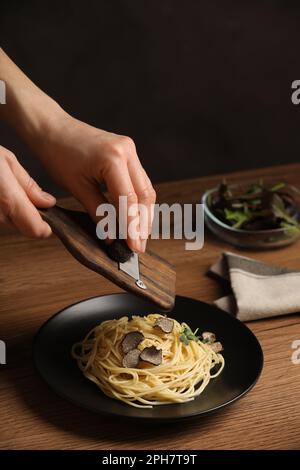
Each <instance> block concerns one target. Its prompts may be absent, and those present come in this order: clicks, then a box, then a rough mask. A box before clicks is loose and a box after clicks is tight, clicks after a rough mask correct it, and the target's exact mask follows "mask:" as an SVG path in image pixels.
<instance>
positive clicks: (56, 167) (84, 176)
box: [35, 110, 156, 252]
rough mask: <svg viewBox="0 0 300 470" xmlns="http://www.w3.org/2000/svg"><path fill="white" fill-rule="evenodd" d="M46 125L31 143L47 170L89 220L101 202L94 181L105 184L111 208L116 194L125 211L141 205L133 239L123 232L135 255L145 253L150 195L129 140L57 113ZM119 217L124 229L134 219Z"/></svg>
mask: <svg viewBox="0 0 300 470" xmlns="http://www.w3.org/2000/svg"><path fill="white" fill-rule="evenodd" d="M51 123H52V124H50V126H49V128H48V130H47V132H46V133H45V134H44V135H41V138H40V139H38V141H37V143H36V145H35V151H36V152H37V154H38V155H39V156H40V158H41V160H42V161H43V163H44V165H45V166H46V168H47V170H48V172H49V173H50V174H51V175H52V177H53V178H54V179H55V180H56V182H57V183H58V184H60V185H61V186H63V187H64V188H66V189H67V190H68V191H69V192H70V193H72V194H73V195H74V196H75V198H76V199H78V200H79V201H80V202H81V203H82V204H83V206H84V207H85V208H86V210H87V211H88V212H89V214H90V216H91V217H92V218H93V219H94V221H95V222H96V221H97V217H96V209H97V207H98V206H99V204H100V203H102V202H107V200H106V199H105V197H104V195H103V194H102V192H101V191H100V183H105V185H106V187H107V190H108V194H109V199H110V200H111V202H112V203H113V204H114V206H115V207H116V209H119V196H127V205H128V207H130V205H131V204H133V203H139V204H144V205H145V206H146V211H145V213H146V214H147V217H145V218H144V219H143V218H142V217H140V218H139V225H140V234H141V235H140V237H139V238H136V239H135V238H132V237H130V236H129V234H127V236H128V238H127V243H128V245H129V246H130V248H131V249H133V250H135V251H141V252H143V251H145V246H146V241H147V238H148V235H149V233H150V230H151V223H152V215H153V214H152V211H153V204H154V203H155V199H156V194H155V191H154V189H153V187H152V184H151V181H150V179H149V177H148V176H147V174H146V172H145V170H144V169H143V167H142V165H141V163H140V161H139V158H138V155H137V152H136V148H135V144H134V142H133V140H132V139H130V138H129V137H125V136H121V135H117V134H113V133H110V132H106V131H103V130H100V129H97V128H95V127H92V126H90V125H88V124H85V123H83V122H81V121H78V120H77V119H74V118H73V117H71V116H69V115H68V114H66V113H65V112H64V111H62V110H60V111H59V112H58V114H57V115H56V116H55V118H52V119H51ZM123 215H124V217H126V218H127V225H128V226H129V224H130V222H131V221H133V219H134V217H130V216H128V213H126V214H123Z"/></svg>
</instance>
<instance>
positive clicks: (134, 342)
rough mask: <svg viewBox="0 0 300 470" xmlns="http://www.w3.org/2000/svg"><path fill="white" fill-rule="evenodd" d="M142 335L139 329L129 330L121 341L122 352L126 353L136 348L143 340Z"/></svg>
mask: <svg viewBox="0 0 300 470" xmlns="http://www.w3.org/2000/svg"><path fill="white" fill-rule="evenodd" d="M143 339H144V335H143V333H141V332H140V331H130V333H127V335H125V336H124V338H123V341H122V350H123V353H124V354H127V353H128V352H129V351H131V350H132V349H135V348H137V346H138V345H139V344H140V342H141V341H143Z"/></svg>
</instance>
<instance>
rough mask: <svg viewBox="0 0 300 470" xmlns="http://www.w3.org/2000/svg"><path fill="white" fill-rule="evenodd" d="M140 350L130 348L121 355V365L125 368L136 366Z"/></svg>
mask: <svg viewBox="0 0 300 470" xmlns="http://www.w3.org/2000/svg"><path fill="white" fill-rule="evenodd" d="M140 354H141V351H140V350H139V349H132V350H131V351H129V352H128V353H127V354H125V356H124V357H123V361H122V364H123V367H126V368H127V369H128V368H129V367H137V365H138V363H139V360H140Z"/></svg>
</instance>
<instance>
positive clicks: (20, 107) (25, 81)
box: [0, 49, 64, 147]
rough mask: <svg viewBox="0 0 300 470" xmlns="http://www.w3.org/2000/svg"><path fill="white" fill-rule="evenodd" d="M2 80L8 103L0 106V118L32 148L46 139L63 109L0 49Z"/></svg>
mask: <svg viewBox="0 0 300 470" xmlns="http://www.w3.org/2000/svg"><path fill="white" fill-rule="evenodd" d="M0 80H2V81H3V82H4V83H5V88H6V104H5V105H1V106H0V118H1V119H2V120H4V121H5V122H7V123H8V124H9V125H10V126H11V127H13V128H14V129H15V130H16V131H17V133H18V134H19V135H20V136H21V137H22V138H23V139H24V140H26V142H27V143H28V144H29V145H30V146H33V147H34V146H35V145H34V143H35V141H37V140H39V139H40V136H43V135H44V136H45V135H47V133H48V132H49V131H50V129H52V127H53V126H55V125H58V124H57V122H58V118H59V116H60V115H62V114H64V111H63V110H62V108H61V107H60V106H59V105H58V104H57V103H56V102H55V101H54V100H53V99H52V98H50V97H49V96H48V95H46V93H44V92H43V91H42V90H40V89H39V88H38V87H37V86H36V85H35V84H34V83H33V82H32V81H31V80H30V79H29V78H28V77H27V76H26V75H25V74H24V73H23V72H22V71H21V70H20V69H19V67H17V65H15V64H14V63H13V61H12V60H11V59H10V58H9V57H8V56H7V55H6V54H5V52H4V51H3V49H0Z"/></svg>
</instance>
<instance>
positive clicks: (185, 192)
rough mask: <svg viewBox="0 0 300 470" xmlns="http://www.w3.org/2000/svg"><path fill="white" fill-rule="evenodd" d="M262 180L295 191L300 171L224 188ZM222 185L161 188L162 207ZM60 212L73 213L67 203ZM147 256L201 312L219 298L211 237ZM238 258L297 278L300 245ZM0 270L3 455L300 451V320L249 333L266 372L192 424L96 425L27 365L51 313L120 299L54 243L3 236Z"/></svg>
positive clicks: (276, 171) (268, 173) (200, 182)
mask: <svg viewBox="0 0 300 470" xmlns="http://www.w3.org/2000/svg"><path fill="white" fill-rule="evenodd" d="M262 176H263V177H264V178H265V179H266V180H267V179H269V178H270V179H271V178H272V179H275V180H276V179H278V180H279V181H282V180H288V181H290V182H291V183H293V184H296V185H298V186H300V165H287V166H281V167H274V168H269V169H264V170H259V171H258V170H257V171H255V170H252V171H248V172H244V173H235V174H232V175H227V178H228V181H229V182H237V181H245V180H247V181H252V180H253V179H257V178H258V177H262ZM219 181H220V176H209V177H205V178H199V179H194V180H189V181H179V182H174V183H168V184H162V185H159V186H158V187H157V192H158V197H159V201H160V202H162V201H167V202H176V201H180V202H196V201H199V200H200V197H201V193H202V192H203V191H204V190H205V189H207V188H210V187H212V186H215V185H216V184H217V183H218V182H219ZM64 204H65V205H66V206H69V207H73V206H74V207H75V204H74V202H73V201H72V200H71V199H70V200H65V201H64ZM149 247H150V248H153V250H154V251H155V252H157V253H159V254H161V255H162V256H163V257H164V258H166V259H167V260H169V261H170V262H171V263H173V264H175V265H176V269H177V293H178V294H180V295H186V296H190V297H193V298H197V299H200V300H204V301H207V302H211V301H213V300H214V299H216V298H218V297H219V296H221V295H223V294H224V288H223V287H222V286H221V285H220V284H219V283H218V282H217V281H216V280H214V279H211V278H209V277H207V276H206V272H207V269H208V267H209V266H210V265H211V264H212V263H213V262H214V261H215V259H216V257H217V256H218V255H219V254H220V253H221V252H222V251H223V250H226V249H228V246H227V245H225V244H224V243H223V242H221V241H219V240H217V239H216V238H214V237H213V236H211V235H210V234H209V233H206V234H205V244H204V248H203V249H202V250H200V251H194V252H193V251H185V250H184V241H181V240H155V241H150V243H149ZM230 249H231V251H234V252H237V250H235V249H233V248H230ZM238 252H239V253H242V254H243V253H244V254H247V255H248V256H252V257H253V258H256V259H261V260H264V261H266V262H269V263H273V264H279V265H282V266H286V267H289V268H294V269H297V268H298V269H300V241H299V242H297V243H296V244H294V245H292V246H289V247H286V248H281V249H279V250H275V251H264V252H258V251H252V252H251V253H249V252H244V251H241V250H240V251H238ZM0 263H1V270H0V339H1V340H3V341H5V342H6V345H7V364H6V365H0V403H1V406H0V448H1V449H170V450H171V449H183V450H188V449H299V448H300V365H295V364H293V363H292V361H291V355H292V352H293V349H292V342H293V341H294V340H300V323H299V315H298V314H294V315H288V316H282V317H278V318H274V319H267V320H261V321H257V322H252V323H248V326H249V327H250V328H251V330H252V331H253V332H254V333H255V334H256V336H257V337H258V339H259V341H260V343H261V345H262V348H263V351H264V355H265V365H264V370H263V373H262V376H261V378H260V380H259V382H258V383H257V385H256V386H255V387H254V389H253V390H252V391H251V392H250V393H249V394H248V395H246V396H245V397H244V398H243V399H242V400H240V401H238V402H236V403H235V404H234V405H232V406H231V407H228V408H227V409H225V410H223V411H222V412H220V413H218V414H215V415H211V416H208V417H205V418H201V419H198V420H194V421H191V422H182V423H177V424H172V425H171V426H170V425H163V426H162V425H160V426H159V427H157V426H155V427H154V426H149V425H140V424H139V425H138V426H136V425H134V423H126V422H120V421H114V420H111V419H108V418H104V417H102V416H99V415H94V414H92V413H89V412H87V411H85V410H81V409H80V408H77V407H76V406H74V405H72V404H70V403H68V402H67V401H65V400H63V399H62V398H60V397H58V396H56V395H55V394H54V393H53V392H51V390H49V388H48V387H47V385H46V384H45V383H44V382H43V381H42V380H41V379H40V378H39V376H38V375H37V373H36V372H35V370H34V368H33V363H32V357H31V354H32V341H33V337H34V335H35V333H36V331H37V330H38V328H39V327H40V326H41V325H42V323H43V322H44V321H45V320H47V318H49V317H50V316H51V315H53V313H55V312H56V311H58V310H59V309H61V308H63V307H65V306H67V305H69V304H71V303H74V302H76V301H79V300H82V299H85V298H87V297H91V296H94V295H102V294H108V293H111V292H118V291H120V289H119V288H118V287H116V286H115V285H114V284H112V283H111V282H110V281H108V280H107V279H105V278H102V277H101V276H99V275H98V274H96V273H94V272H92V271H90V270H88V269H86V268H85V267H83V266H81V265H80V264H79V263H78V262H77V261H76V260H75V259H74V258H73V257H72V256H70V254H69V253H68V252H67V251H66V250H65V248H64V247H63V245H62V244H61V243H60V241H59V240H58V239H57V238H56V237H54V236H53V237H51V238H50V239H49V240H41V241H33V240H28V239H25V238H23V237H22V236H20V235H18V234H14V233H10V232H9V231H7V230H3V231H2V232H1V235H0ZM299 288H300V286H299ZM245 366H246V365H245Z"/></svg>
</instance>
